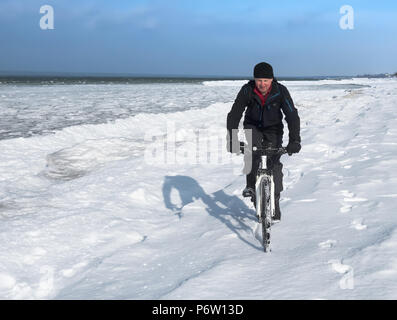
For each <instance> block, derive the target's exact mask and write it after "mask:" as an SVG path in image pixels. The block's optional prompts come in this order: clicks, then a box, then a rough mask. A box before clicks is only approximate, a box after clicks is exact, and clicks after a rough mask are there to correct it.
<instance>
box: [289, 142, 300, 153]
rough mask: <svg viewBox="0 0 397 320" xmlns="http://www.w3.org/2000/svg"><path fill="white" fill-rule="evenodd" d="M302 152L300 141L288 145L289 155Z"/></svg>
mask: <svg viewBox="0 0 397 320" xmlns="http://www.w3.org/2000/svg"><path fill="white" fill-rule="evenodd" d="M300 150H301V144H300V143H299V142H298V141H290V142H289V143H288V145H287V152H288V154H289V155H291V154H293V153H298V152H299V151H300Z"/></svg>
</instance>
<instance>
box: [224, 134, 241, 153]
mask: <svg viewBox="0 0 397 320" xmlns="http://www.w3.org/2000/svg"><path fill="white" fill-rule="evenodd" d="M226 140H227V142H226V149H227V152H230V153H235V154H240V141H238V136H237V135H232V138H231V139H230V135H229V134H228V135H227V139H226Z"/></svg>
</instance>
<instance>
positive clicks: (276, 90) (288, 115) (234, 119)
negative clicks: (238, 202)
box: [227, 79, 301, 143]
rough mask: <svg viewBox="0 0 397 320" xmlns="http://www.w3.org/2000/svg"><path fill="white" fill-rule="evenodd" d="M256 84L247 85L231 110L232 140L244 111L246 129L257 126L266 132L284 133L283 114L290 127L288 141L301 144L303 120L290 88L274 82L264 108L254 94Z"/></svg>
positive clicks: (253, 82)
mask: <svg viewBox="0 0 397 320" xmlns="http://www.w3.org/2000/svg"><path fill="white" fill-rule="evenodd" d="M254 88H255V81H254V80H250V81H249V82H248V83H246V84H245V85H244V86H243V87H242V88H241V90H240V92H239V93H238V95H237V98H236V100H235V101H234V103H233V106H232V109H231V110H230V112H229V113H228V115H227V130H228V134H229V137H232V129H237V128H238V126H239V123H240V120H241V117H242V115H243V112H244V111H245V117H244V123H243V124H244V127H246V126H247V125H254V126H256V127H257V128H258V129H260V130H263V131H274V132H276V133H278V134H281V135H282V134H283V128H284V126H283V122H282V120H283V115H282V113H281V110H282V111H283V113H284V115H285V120H286V121H287V124H288V133H289V141H297V142H299V143H300V142H301V138H300V119H299V116H298V110H297V109H296V108H295V106H294V103H293V101H292V99H291V96H290V94H289V92H288V89H287V88H286V87H285V86H283V85H282V84H281V83H278V82H277V80H276V79H273V82H272V90H271V91H270V94H269V95H268V97H267V99H266V102H265V104H264V106H263V107H262V105H261V101H260V99H259V97H258V95H257V94H256V93H255V92H254Z"/></svg>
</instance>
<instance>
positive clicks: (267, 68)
mask: <svg viewBox="0 0 397 320" xmlns="http://www.w3.org/2000/svg"><path fill="white" fill-rule="evenodd" d="M254 78H265V79H271V78H274V75H273V68H272V66H271V65H270V64H268V63H266V62H261V63H258V64H257V65H256V66H255V68H254Z"/></svg>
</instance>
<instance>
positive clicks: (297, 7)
mask: <svg viewBox="0 0 397 320" xmlns="http://www.w3.org/2000/svg"><path fill="white" fill-rule="evenodd" d="M45 4H48V5H51V6H52V7H53V8H54V27H55V29H54V30H41V29H40V27H39V21H40V19H41V17H42V16H43V14H40V12H39V10H40V7H41V6H42V5H45ZM346 4H348V5H350V6H352V8H353V9H354V29H353V30H343V29H341V28H340V27H339V20H340V19H341V17H342V14H340V13H339V9H340V7H341V6H343V5H346ZM396 17H397V3H396V2H395V1H363V0H361V1H348V0H346V1H265V0H262V1H257V0H245V1H242V0H241V1H236V0H218V1H215V0H212V1H209V0H200V1H193V0H168V1H158V0H152V1H149V0H145V1H144V0H136V1H134V0H132V1H127V0H119V1H117V0H113V1H106V0H98V1H93V0H79V1H77V0H53V1H51V0H41V1H37V0H29V1H26V0H24V1H22V0H0V41H1V45H0V46H1V47H0V71H29V72H72V73H75V72H77V73H126V74H127V73H128V74H147V75H150V74H153V75H154V74H155V75H170V74H172V75H223V76H251V74H252V69H253V66H254V65H255V64H256V63H258V62H260V61H266V62H269V63H271V64H272V65H273V67H274V70H275V74H276V76H321V75H356V74H374V73H385V72H397V59H395V57H396V56H397V41H395V37H396V34H397V19H396Z"/></svg>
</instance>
